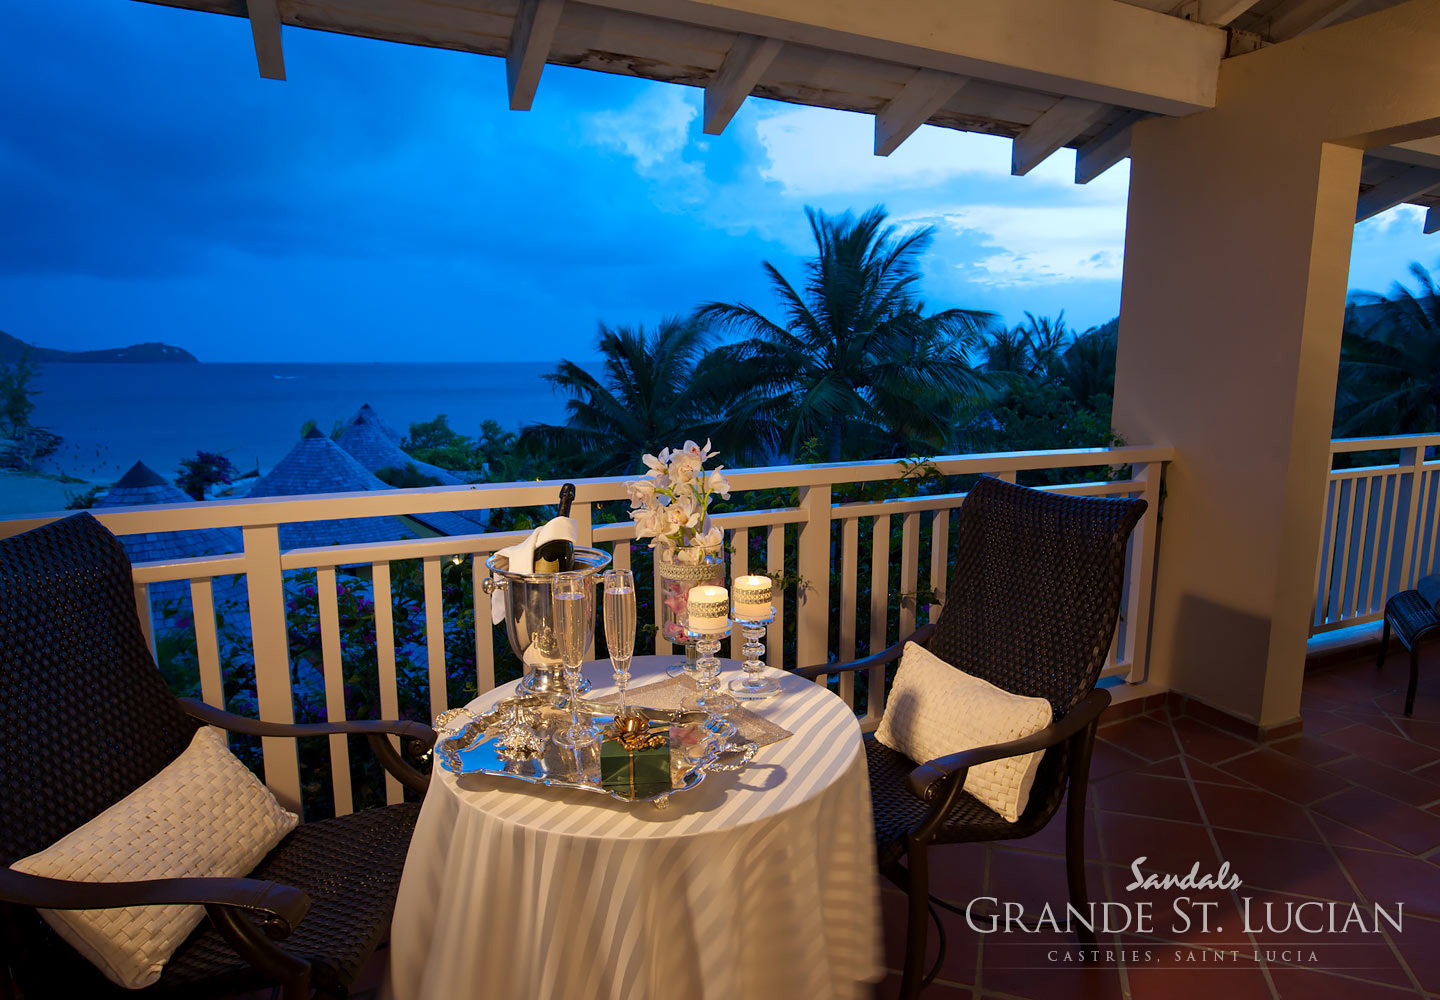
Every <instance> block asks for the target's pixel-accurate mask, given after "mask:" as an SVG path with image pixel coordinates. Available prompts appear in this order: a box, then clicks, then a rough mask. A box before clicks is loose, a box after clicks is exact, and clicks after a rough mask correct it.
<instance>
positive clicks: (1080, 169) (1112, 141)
mask: <svg viewBox="0 0 1440 1000" xmlns="http://www.w3.org/2000/svg"><path fill="white" fill-rule="evenodd" d="M1149 117H1150V116H1149V115H1148V114H1146V113H1145V112H1144V111H1131V112H1128V113H1126V114H1124V115H1121V116H1120V118H1119V120H1117V121H1116V122H1115V123H1114V124H1113V125H1111V126H1110V127H1109V128H1107V129H1106V130H1105V131H1104V132H1101V133H1100V134H1099V135H1097V136H1096V137H1095V138H1093V139H1091V140H1090V141H1089V142H1087V143H1085V145H1083V146H1081V147H1080V148H1079V149H1077V150H1075V183H1076V184H1089V183H1090V182H1091V181H1093V180H1094V179H1095V178H1097V177H1099V176H1100V175H1101V174H1103V173H1104V172H1105V171H1107V170H1109V169H1110V168H1111V167H1113V166H1115V164H1117V163H1119V162H1120V161H1121V160H1123V159H1125V157H1127V156H1129V155H1130V129H1131V127H1132V126H1133V125H1134V124H1135V123H1136V122H1138V121H1143V120H1144V119H1146V118H1149Z"/></svg>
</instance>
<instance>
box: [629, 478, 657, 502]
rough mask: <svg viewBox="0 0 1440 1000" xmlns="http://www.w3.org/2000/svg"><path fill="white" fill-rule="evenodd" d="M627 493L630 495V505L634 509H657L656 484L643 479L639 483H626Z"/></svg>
mask: <svg viewBox="0 0 1440 1000" xmlns="http://www.w3.org/2000/svg"><path fill="white" fill-rule="evenodd" d="M625 492H626V493H628V494H630V504H631V506H633V507H655V506H657V504H656V503H655V484H654V483H653V482H652V481H650V480H648V479H642V480H640V481H639V482H634V483H626V484H625Z"/></svg>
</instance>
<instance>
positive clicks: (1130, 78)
mask: <svg viewBox="0 0 1440 1000" xmlns="http://www.w3.org/2000/svg"><path fill="white" fill-rule="evenodd" d="M586 6H587V7H598V8H604V9H609V10H623V11H629V12H631V13H635V14H645V15H649V16H652V17H660V18H666V19H668V20H672V21H682V22H684V23H687V24H691V25H696V26H699V27H705V28H716V29H720V30H723V31H733V32H743V33H745V34H751V35H763V36H764V37H766V38H779V39H781V40H782V41H784V42H787V43H792V42H793V43H796V44H799V45H805V46H810V47H813V48H817V49H822V50H827V51H832V52H841V53H846V54H849V55H856V56H862V57H866V58H873V59H880V60H884V61H887V62H893V63H900V64H902V65H905V66H910V67H913V68H916V69H921V68H924V69H934V70H940V71H942V72H946V73H953V74H955V75H956V76H966V77H972V78H974V79H976V80H988V81H993V82H995V83H1003V84H1011V85H1013V86H1019V87H1028V88H1032V89H1035V90H1041V91H1045V92H1048V93H1053V94H1066V95H1072V96H1075V97H1083V98H1086V99H1088V100H1092V101H1100V102H1105V103H1108V104H1118V105H1121V106H1122V107H1128V108H1140V109H1143V110H1145V111H1154V112H1156V113H1159V114H1170V115H1183V114H1190V113H1192V112H1195V111H1204V110H1208V109H1209V108H1212V107H1214V106H1215V88H1216V85H1217V82H1218V80H1219V68H1220V60H1221V59H1223V58H1224V56H1225V32H1224V31H1222V30H1221V29H1219V28H1216V27H1214V26H1212V25H1206V24H1198V23H1196V22H1194V21H1186V20H1182V19H1181V18H1178V17H1171V16H1170V15H1168V14H1163V13H1160V12H1158V11H1153V10H1145V9H1144V8H1141V7H1136V6H1133V5H1131V4H1128V3H1123V2H1121V0H1084V2H1081V0H1003V2H997V0H888V2H886V3H873V2H863V0H846V2H827V0H587V3H586ZM1162 54H1163V55H1162Z"/></svg>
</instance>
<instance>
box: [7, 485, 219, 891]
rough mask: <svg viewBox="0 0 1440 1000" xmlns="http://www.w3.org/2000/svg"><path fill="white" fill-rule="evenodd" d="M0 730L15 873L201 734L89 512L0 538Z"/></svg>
mask: <svg viewBox="0 0 1440 1000" xmlns="http://www.w3.org/2000/svg"><path fill="white" fill-rule="evenodd" d="M0 727H3V738H0V865H7V866H8V865H9V864H10V863H11V862H13V861H15V860H17V859H18V858H22V857H24V856H26V855H27V854H32V853H34V852H35V851H38V850H41V849H42V848H44V847H47V846H48V845H50V844H52V843H54V842H55V841H57V840H59V839H60V838H61V837H63V836H64V835H65V834H67V833H69V832H70V831H71V830H73V829H75V828H76V827H78V826H80V825H81V824H83V823H85V822H86V821H88V820H90V819H92V818H93V817H95V816H96V815H98V814H99V813H101V812H103V811H104V810H105V809H107V808H109V807H110V806H111V805H113V804H114V803H116V802H118V801H119V800H120V799H122V798H124V797H125V796H126V795H128V794H129V793H130V792H132V791H134V790H135V789H136V788H138V787H139V786H140V785H142V784H144V783H145V782H146V781H148V780H149V779H150V778H152V777H154V776H155V774H156V773H158V772H159V771H160V770H161V769H162V768H164V767H165V765H167V764H169V763H170V762H171V761H172V760H174V759H175V758H176V757H177V756H178V755H179V754H180V752H181V751H182V750H184V749H185V747H186V746H188V745H189V743H190V738H191V737H192V736H193V735H194V734H195V730H196V729H197V728H198V723H196V722H195V720H193V719H191V718H190V717H189V716H187V715H186V714H185V713H184V712H182V711H181V710H180V708H179V706H178V705H177V703H176V700H175V697H174V695H173V694H172V693H171V692H170V690H169V688H168V687H167V685H166V683H165V680H164V678H163V677H162V676H161V674H160V671H159V670H157V669H156V667H155V661H154V659H153V658H152V657H151V655H150V649H149V647H148V646H147V645H146V642H145V636H144V634H143V633H142V632H141V631H140V621H139V616H138V615H137V614H136V610H135V590H134V585H133V583H132V582H131V577H130V561H129V560H128V559H127V558H126V557H125V552H124V550H123V549H122V548H121V547H120V543H119V542H118V541H116V539H115V536H114V535H112V534H110V532H109V531H107V530H106V529H105V528H104V527H103V526H101V524H100V522H99V521H97V520H95V518H93V517H91V516H90V515H89V514H84V513H82V514H76V515H74V516H73V517H67V518H65V519H64V520H61V521H55V522H52V523H50V524H47V525H45V526H43V527H40V528H36V529H34V530H33V531H27V532H25V533H24V534H20V535H15V536H13V537H11V538H6V539H0Z"/></svg>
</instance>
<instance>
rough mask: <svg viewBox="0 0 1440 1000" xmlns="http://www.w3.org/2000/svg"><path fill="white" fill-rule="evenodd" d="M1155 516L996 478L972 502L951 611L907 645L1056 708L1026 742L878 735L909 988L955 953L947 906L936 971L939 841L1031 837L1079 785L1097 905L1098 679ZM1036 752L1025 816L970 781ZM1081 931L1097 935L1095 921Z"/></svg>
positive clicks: (1069, 848)
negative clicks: (1091, 821)
mask: <svg viewBox="0 0 1440 1000" xmlns="http://www.w3.org/2000/svg"><path fill="white" fill-rule="evenodd" d="M1144 512H1145V501H1144V500H1127V499H1102V498H1089V497H1072V496H1063V495H1060V494H1055V493H1046V492H1042V491H1039V490H1033V489H1027V488H1025V487H1023V486H1015V485H1013V484H1011V483H1007V482H1003V481H1001V480H999V479H993V478H990V477H985V478H982V479H981V480H980V481H979V482H978V483H976V485H975V486H974V488H973V489H971V490H970V493H969V495H968V496H967V497H966V498H965V503H964V504H963V505H962V506H961V508H960V514H959V517H958V524H957V528H956V540H955V545H956V551H955V564H954V571H953V573H952V576H951V581H950V589H949V591H948V593H947V595H946V601H945V607H944V610H943V611H942V612H941V614H940V619H939V621H937V622H935V623H933V624H930V625H925V626H923V627H921V628H919V629H917V630H916V631H915V633H914V634H913V635H911V636H909V637H908V641H911V642H915V643H918V644H920V645H923V646H925V647H926V648H927V649H929V650H930V651H931V652H932V653H934V654H935V655H937V656H938V657H940V658H941V659H943V660H945V661H946V662H947V663H950V664H952V665H953V666H956V667H959V668H960V669H962V670H964V671H966V672H967V673H970V674H973V675H975V676H977V677H982V678H984V679H985V680H987V681H989V682H991V683H992V684H995V685H997V686H999V687H1001V688H1004V689H1005V690H1007V691H1011V692H1014V693H1016V694H1022V695H1029V696H1037V697H1044V698H1047V699H1049V701H1050V704H1051V707H1052V709H1053V712H1054V716H1053V721H1052V722H1051V724H1050V725H1049V726H1047V727H1046V728H1045V729H1043V730H1041V731H1040V732H1038V733H1035V734H1034V735H1032V736H1027V737H1025V738H1024V739H1019V740H1014V741H1011V742H1009V743H1002V744H999V745H996V746H987V747H976V748H975V749H973V750H965V751H962V752H960V753H954V754H950V755H949V756H946V757H942V758H940V759H938V760H930V761H922V762H918V763H917V762H915V761H911V760H908V759H907V758H905V757H904V756H902V755H901V754H899V753H897V752H895V751H894V750H891V749H890V748H888V747H886V746H884V745H883V744H881V743H879V742H877V741H876V740H875V739H874V738H873V737H867V738H866V740H865V753H866V757H867V762H868V764H869V771H870V792H871V800H872V804H873V811H874V819H875V840H876V846H877V848H878V850H879V855H880V870H881V872H882V873H883V874H884V875H885V876H886V877H887V878H888V879H890V880H891V881H892V882H894V883H895V884H896V885H897V886H899V887H900V888H901V889H904V890H905V891H906V893H907V894H908V897H909V907H908V914H907V933H906V944H905V968H904V978H903V980H902V983H901V990H900V993H901V996H902V997H914V996H916V995H917V994H918V993H919V992H920V990H921V989H923V988H924V987H925V986H926V985H928V984H929V982H930V980H931V979H933V978H934V976H935V974H936V972H938V971H939V968H940V963H941V960H942V959H943V957H944V947H945V944H944V936H943V928H941V927H940V923H939V919H938V915H937V917H936V925H937V929H939V930H940V932H941V938H940V958H938V959H937V960H936V962H935V964H934V966H933V967H932V968H931V969H930V970H929V972H928V973H927V972H926V971H925V969H924V961H925V947H926V935H927V930H928V923H927V921H928V917H929V916H930V914H932V913H933V912H934V911H933V909H932V908H931V899H930V895H929V861H928V858H927V849H928V848H929V846H930V845H931V844H953V843H966V842H974V841H987V840H1012V839H1019V838H1022V837H1029V836H1031V835H1032V834H1035V833H1038V832H1039V831H1040V830H1041V829H1043V828H1044V827H1045V825H1046V824H1047V823H1049V821H1050V819H1051V817H1053V816H1054V815H1055V813H1056V811H1057V810H1058V809H1059V807H1060V802H1061V800H1062V799H1063V798H1064V797H1065V793H1066V790H1067V789H1068V790H1069V793H1070V794H1069V800H1068V807H1067V810H1066V830H1065V846H1066V862H1067V865H1066V867H1067V871H1068V874H1069V888H1070V899H1071V902H1072V903H1073V904H1074V905H1075V906H1076V907H1077V909H1079V910H1080V911H1081V912H1084V910H1085V907H1086V904H1087V894H1086V887H1085V825H1084V824H1085V786H1086V780H1087V776H1088V772H1089V767H1090V752H1091V748H1092V746H1093V744H1094V739H1095V727H1096V724H1097V721H1098V719H1099V716H1100V713H1101V712H1102V711H1103V710H1104V709H1105V707H1106V706H1107V705H1109V703H1110V695H1109V693H1108V692H1106V691H1105V690H1103V689H1097V688H1096V687H1095V682H1096V680H1097V679H1098V677H1099V675H1100V669H1101V667H1102V666H1103V665H1104V663H1105V658H1106V655H1107V654H1108V652H1109V649H1110V643H1111V639H1112V637H1113V636H1114V634H1115V622H1116V617H1117V615H1118V613H1119V608H1120V590H1121V583H1122V581H1123V579H1124V570H1125V547H1126V541H1127V539H1128V538H1129V536H1130V532H1131V531H1132V530H1133V529H1134V527H1135V524H1136V522H1137V521H1138V520H1139V519H1140V516H1141V515H1142V514H1143V513H1144ZM903 647H904V641H902V642H899V643H896V644H895V645H894V646H891V647H890V648H889V649H886V650H884V651H883V652H880V653H876V654H874V655H872V656H869V657H867V658H865V659H863V660H858V661H856V662H854V663H847V664H842V665H838V666H837V665H835V664H826V665H822V666H815V667H808V668H805V669H803V670H800V671H798V673H800V674H801V675H803V676H808V677H818V676H821V675H824V674H833V673H836V672H839V671H847V670H868V669H870V668H872V667H878V666H882V665H884V664H886V663H889V662H891V661H894V660H898V659H899V658H900V655H901V652H902V650H903ZM1036 750H1044V751H1045V756H1044V757H1043V758H1042V759H1041V763H1040V767H1039V770H1038V772H1037V774H1036V776H1035V784H1034V787H1033V788H1032V790H1031V792H1030V800H1029V803H1028V804H1027V806H1026V808H1025V810H1024V812H1023V813H1021V815H1020V818H1019V820H1018V821H1017V822H1015V823H1009V822H1006V821H1005V819H1004V818H1003V817H1001V816H1000V815H999V814H998V813H996V812H994V811H992V810H991V809H990V808H989V807H987V806H985V805H983V804H982V803H981V802H980V801H979V800H977V799H975V798H974V797H973V796H971V795H970V794H968V793H967V792H965V791H964V784H965V775H966V772H967V770H968V769H969V768H971V767H974V766H975V765H977V764H983V763H986V762H988V761H993V760H999V759H1001V758H1004V757H1013V756H1018V755H1020V754H1027V753H1033V752H1035V751H1036ZM941 905H945V904H943V903H942V904H941ZM952 908H953V907H952ZM1080 940H1081V941H1082V943H1086V944H1090V945H1092V946H1093V944H1094V940H1095V939H1094V935H1093V934H1090V933H1088V932H1086V931H1085V930H1084V928H1083V925H1081V928H1080Z"/></svg>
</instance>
